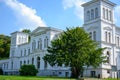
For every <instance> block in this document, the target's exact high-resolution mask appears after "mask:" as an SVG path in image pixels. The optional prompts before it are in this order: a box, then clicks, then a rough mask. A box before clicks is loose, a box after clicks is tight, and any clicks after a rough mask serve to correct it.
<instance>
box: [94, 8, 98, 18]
mask: <svg viewBox="0 0 120 80" xmlns="http://www.w3.org/2000/svg"><path fill="white" fill-rule="evenodd" d="M95 18H98V8H95Z"/></svg>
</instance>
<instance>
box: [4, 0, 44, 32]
mask: <svg viewBox="0 0 120 80" xmlns="http://www.w3.org/2000/svg"><path fill="white" fill-rule="evenodd" d="M3 1H4V2H5V4H6V5H7V6H9V7H10V8H11V9H12V10H13V11H14V12H15V15H16V17H17V19H18V24H19V26H20V29H24V28H27V29H31V30H33V29H35V28H36V27H38V26H42V27H45V26H46V24H45V22H44V21H43V20H42V19H41V17H39V16H37V15H36V10H35V9H32V8H30V7H28V6H26V5H25V4H23V3H20V2H19V1H18V0H3Z"/></svg>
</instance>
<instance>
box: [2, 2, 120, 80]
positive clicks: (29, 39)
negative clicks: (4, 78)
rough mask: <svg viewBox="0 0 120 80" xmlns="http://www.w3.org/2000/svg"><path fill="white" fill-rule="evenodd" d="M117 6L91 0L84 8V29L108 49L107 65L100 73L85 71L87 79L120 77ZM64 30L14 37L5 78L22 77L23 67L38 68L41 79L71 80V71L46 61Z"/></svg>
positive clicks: (42, 30) (5, 63)
mask: <svg viewBox="0 0 120 80" xmlns="http://www.w3.org/2000/svg"><path fill="white" fill-rule="evenodd" d="M115 5H116V4H115V3H112V2H111V1H109V0H91V1H89V2H87V3H85V4H83V5H82V6H83V7H84V25H83V28H84V29H85V30H86V31H87V32H88V33H89V34H90V36H91V38H92V39H93V40H95V41H97V42H99V47H102V48H104V47H106V50H105V51H104V55H106V56H107V63H104V64H101V65H100V66H99V67H98V68H97V69H94V68H93V67H89V68H86V69H85V72H84V76H89V77H90V76H93V77H95V76H100V77H101V78H108V77H112V78H116V77H117V76H118V77H120V73H119V71H120V64H119V62H120V27H117V26H116V25H115V23H114V7H115ZM61 32H62V30H59V29H55V28H50V27H38V28H37V29H35V30H34V31H32V33H31V34H27V33H23V32H14V33H12V34H11V48H10V57H9V59H7V60H1V61H0V67H1V68H2V69H3V71H4V74H18V72H19V69H20V66H21V65H23V64H34V65H35V67H36V68H37V69H38V70H39V73H38V74H37V75H41V76H43V75H57V76H68V77H69V76H70V74H71V72H70V68H69V67H64V66H62V67H58V66H54V67H51V66H50V65H49V64H48V63H46V62H45V61H44V60H43V59H42V57H43V56H44V55H45V54H47V53H48V52H47V46H48V45H50V42H51V40H53V39H54V38H56V37H57V36H58V35H59V34H60V33H61Z"/></svg>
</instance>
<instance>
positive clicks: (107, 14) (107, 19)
mask: <svg viewBox="0 0 120 80" xmlns="http://www.w3.org/2000/svg"><path fill="white" fill-rule="evenodd" d="M106 19H107V20H108V9H106Z"/></svg>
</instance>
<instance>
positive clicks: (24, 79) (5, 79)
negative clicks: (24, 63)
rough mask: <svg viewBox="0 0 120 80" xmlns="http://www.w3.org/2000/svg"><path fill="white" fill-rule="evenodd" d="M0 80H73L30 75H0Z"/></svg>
mask: <svg viewBox="0 0 120 80" xmlns="http://www.w3.org/2000/svg"><path fill="white" fill-rule="evenodd" d="M0 80H75V79H70V78H62V77H37V76H35V77H32V76H3V75H0Z"/></svg>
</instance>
